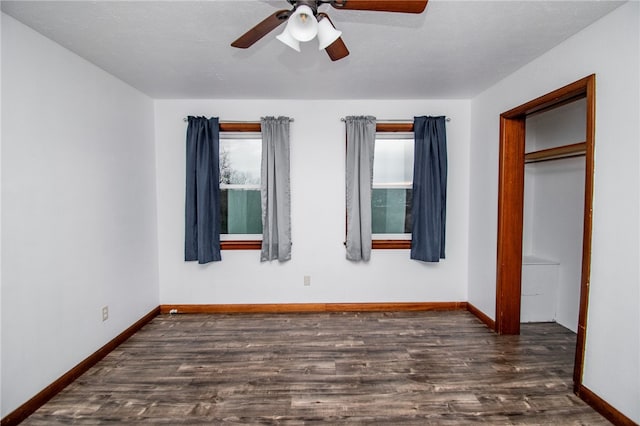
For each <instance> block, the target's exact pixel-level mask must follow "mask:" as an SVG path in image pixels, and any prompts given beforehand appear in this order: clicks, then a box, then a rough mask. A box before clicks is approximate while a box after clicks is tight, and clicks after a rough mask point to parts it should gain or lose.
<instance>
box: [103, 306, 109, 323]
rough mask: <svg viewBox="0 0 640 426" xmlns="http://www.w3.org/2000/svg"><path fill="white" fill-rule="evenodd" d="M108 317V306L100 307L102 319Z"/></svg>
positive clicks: (104, 319)
mask: <svg viewBox="0 0 640 426" xmlns="http://www.w3.org/2000/svg"><path fill="white" fill-rule="evenodd" d="M108 319H109V307H108V306H103V307H102V321H106V320H108Z"/></svg>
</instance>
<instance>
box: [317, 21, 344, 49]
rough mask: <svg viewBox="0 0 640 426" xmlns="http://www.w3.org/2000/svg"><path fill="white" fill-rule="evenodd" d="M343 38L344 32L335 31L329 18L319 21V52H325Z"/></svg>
mask: <svg viewBox="0 0 640 426" xmlns="http://www.w3.org/2000/svg"><path fill="white" fill-rule="evenodd" d="M340 36H342V31H338V30H336V29H335V27H334V26H333V24H332V23H331V21H329V18H326V17H325V18H322V19H320V20H319V21H318V50H324V49H326V48H327V47H329V46H330V45H331V44H333V42H334V41H336V40H337V39H339V38H340Z"/></svg>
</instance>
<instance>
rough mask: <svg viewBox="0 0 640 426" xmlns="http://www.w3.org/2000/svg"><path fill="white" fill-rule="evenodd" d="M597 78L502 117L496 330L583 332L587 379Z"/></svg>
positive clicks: (577, 374)
mask: <svg viewBox="0 0 640 426" xmlns="http://www.w3.org/2000/svg"><path fill="white" fill-rule="evenodd" d="M594 123H595V75H591V76H588V77H586V78H583V79H581V80H578V81H576V82H574V83H572V84H569V85H567V86H565V87H562V88H560V89H558V90H555V91H553V92H551V93H548V94H546V95H544V96H541V97H539V98H536V99H534V100H532V101H530V102H527V103H525V104H523V105H520V106H519V107H516V108H514V109H511V110H509V111H506V112H504V113H502V114H501V116H500V164H499V187H498V253H497V254H498V256H497V259H498V261H497V271H496V272H497V274H496V277H497V281H496V317H495V318H496V325H495V327H496V331H497V332H498V333H500V334H519V333H520V323H521V321H522V322H542V321H544V322H548V321H555V322H557V323H558V324H560V325H562V326H564V327H565V328H568V329H570V330H572V331H574V332H576V334H577V344H576V352H575V363H574V374H573V376H574V388H575V390H576V391H577V390H578V389H579V387H580V385H581V382H582V365H583V360H584V344H585V335H586V327H587V324H586V318H587V315H586V313H587V308H588V290H589V275H590V264H591V212H592V194H593V146H594V134H595V129H594Z"/></svg>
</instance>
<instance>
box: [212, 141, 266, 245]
mask: <svg viewBox="0 0 640 426" xmlns="http://www.w3.org/2000/svg"><path fill="white" fill-rule="evenodd" d="M261 156H262V136H261V135H260V133H253V132H251V133H250V132H236V133H234V132H221V133H220V204H221V217H222V220H221V222H222V223H221V230H220V234H221V235H220V239H221V240H222V241H229V240H261V239H262V208H261V198H260V180H261V177H260V176H261V175H260V164H261Z"/></svg>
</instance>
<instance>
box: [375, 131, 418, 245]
mask: <svg viewBox="0 0 640 426" xmlns="http://www.w3.org/2000/svg"><path fill="white" fill-rule="evenodd" d="M413 141H414V136H413V133H409V132H378V133H376V143H375V153H374V160H373V190H372V194H371V224H372V233H373V239H374V240H410V239H411V202H412V195H413V194H412V186H413V146H414V142H413Z"/></svg>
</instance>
